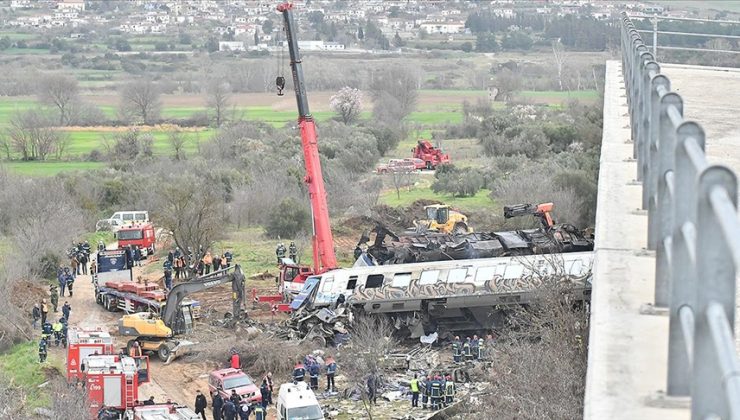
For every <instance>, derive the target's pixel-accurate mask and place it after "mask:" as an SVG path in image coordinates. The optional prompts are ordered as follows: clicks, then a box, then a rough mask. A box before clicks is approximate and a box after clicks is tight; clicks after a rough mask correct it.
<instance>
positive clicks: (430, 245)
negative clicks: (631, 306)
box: [360, 225, 594, 265]
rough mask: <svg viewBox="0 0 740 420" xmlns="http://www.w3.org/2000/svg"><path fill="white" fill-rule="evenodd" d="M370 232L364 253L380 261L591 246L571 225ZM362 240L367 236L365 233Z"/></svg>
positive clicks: (489, 255)
mask: <svg viewBox="0 0 740 420" xmlns="http://www.w3.org/2000/svg"><path fill="white" fill-rule="evenodd" d="M371 233H375V234H376V238H375V241H374V243H373V244H372V245H370V246H369V247H368V249H367V254H368V255H370V256H371V257H372V260H373V261H374V262H375V263H377V264H381V265H384V264H404V263H415V262H429V261H445V260H466V259H476V258H495V257H507V256H517V255H537V254H553V253H569V252H585V251H592V250H593V246H594V242H593V238H592V237H591V236H590V235H589V234H587V233H585V232H582V231H580V230H578V229H577V228H575V227H574V226H572V225H556V226H554V227H552V228H549V229H542V228H538V229H525V230H516V231H503V232H479V233H469V234H463V235H448V234H439V233H430V232H424V233H421V234H412V235H404V236H401V237H398V236H396V235H395V234H393V233H392V232H391V231H390V230H388V229H386V228H384V227H383V226H380V225H378V226H376V227H375V229H373V230H372V232H371ZM363 240H366V241H369V238H368V237H367V236H364V238H363V239H361V240H360V241H361V242H362V241H363Z"/></svg>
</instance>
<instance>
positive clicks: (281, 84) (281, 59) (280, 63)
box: [275, 27, 285, 96]
mask: <svg viewBox="0 0 740 420" xmlns="http://www.w3.org/2000/svg"><path fill="white" fill-rule="evenodd" d="M283 32H285V27H283ZM277 74H278V76H277V78H275V85H277V90H278V92H277V94H278V96H283V89H285V76H284V74H285V43H284V42H282V41H281V42H280V51H278V53H277Z"/></svg>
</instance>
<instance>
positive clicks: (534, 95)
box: [515, 90, 599, 101]
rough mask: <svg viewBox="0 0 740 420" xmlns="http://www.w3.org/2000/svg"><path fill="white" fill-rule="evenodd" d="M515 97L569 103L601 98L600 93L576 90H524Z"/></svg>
mask: <svg viewBox="0 0 740 420" xmlns="http://www.w3.org/2000/svg"><path fill="white" fill-rule="evenodd" d="M515 96H518V97H521V98H530V99H534V100H542V101H554V100H560V101H567V100H569V99H578V100H596V99H597V98H598V97H599V94H598V92H596V91H595V90H575V91H559V90H543V91H535V90H523V91H521V92H517V93H516V94H515Z"/></svg>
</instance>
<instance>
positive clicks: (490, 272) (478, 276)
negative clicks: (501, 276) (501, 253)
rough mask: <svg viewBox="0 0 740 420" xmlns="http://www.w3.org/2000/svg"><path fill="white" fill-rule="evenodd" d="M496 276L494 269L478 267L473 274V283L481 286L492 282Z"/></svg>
mask: <svg viewBox="0 0 740 420" xmlns="http://www.w3.org/2000/svg"><path fill="white" fill-rule="evenodd" d="M495 275H496V267H480V268H478V271H476V272H475V283H476V284H483V283H485V282H487V281H489V280H493V277H494V276H495Z"/></svg>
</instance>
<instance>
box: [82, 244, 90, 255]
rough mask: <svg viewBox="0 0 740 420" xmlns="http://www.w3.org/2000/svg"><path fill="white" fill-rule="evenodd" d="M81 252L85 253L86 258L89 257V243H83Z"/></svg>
mask: <svg viewBox="0 0 740 420" xmlns="http://www.w3.org/2000/svg"><path fill="white" fill-rule="evenodd" d="M82 252H83V253H85V255H86V256H87V257H89V256H90V242H88V241H85V243H84V244H82Z"/></svg>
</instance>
